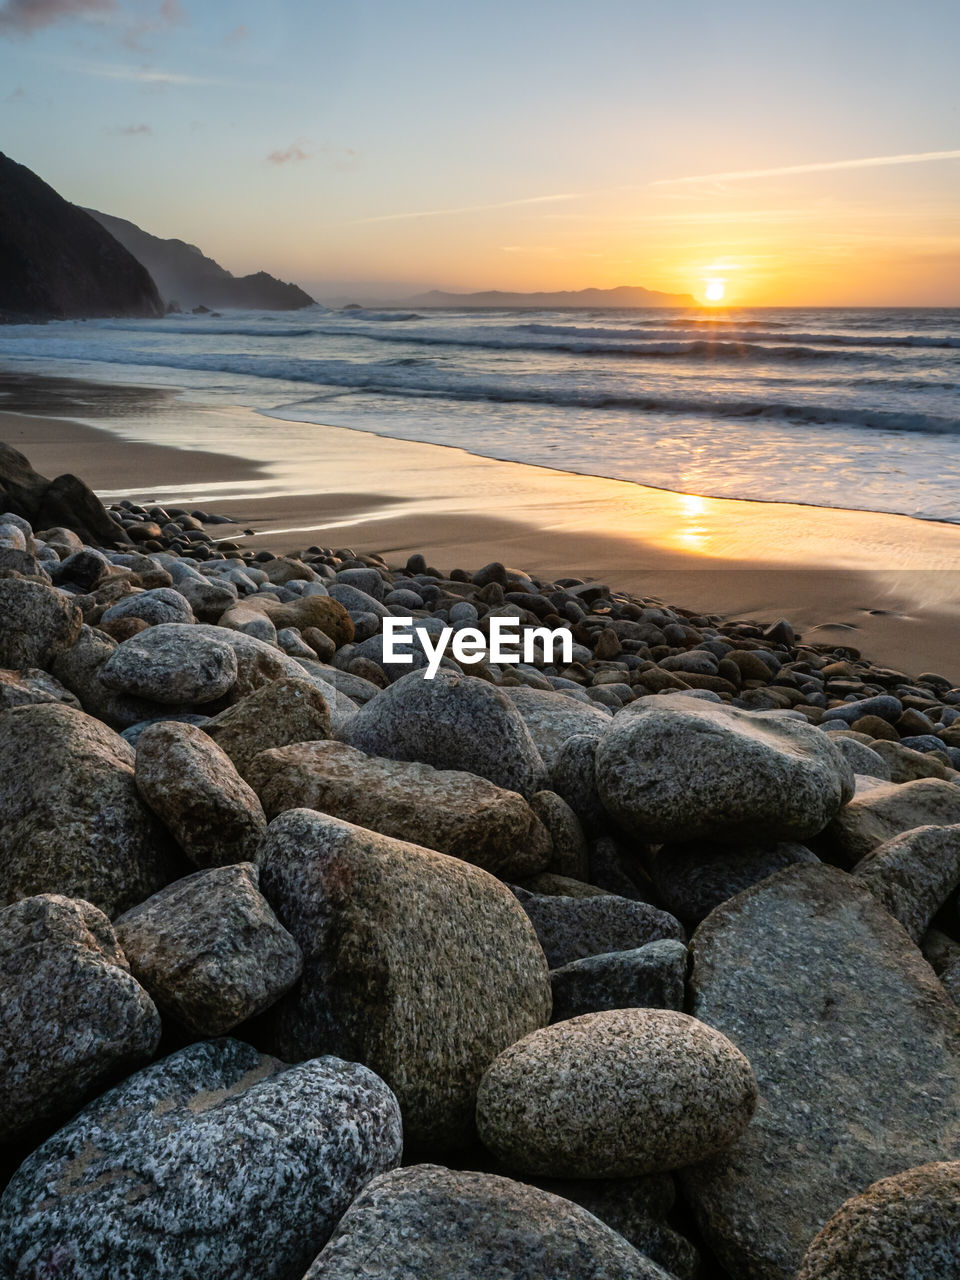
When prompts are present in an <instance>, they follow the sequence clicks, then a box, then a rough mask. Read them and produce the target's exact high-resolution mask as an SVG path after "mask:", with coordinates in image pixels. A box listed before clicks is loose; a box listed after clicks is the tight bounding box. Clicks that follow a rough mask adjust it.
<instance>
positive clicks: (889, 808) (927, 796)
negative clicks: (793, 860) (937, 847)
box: [815, 778, 960, 866]
mask: <svg viewBox="0 0 960 1280" xmlns="http://www.w3.org/2000/svg"><path fill="white" fill-rule="evenodd" d="M957 823H960V787H957V786H955V785H954V784H953V783H952V782H946V781H943V780H942V779H940V778H918V779H917V780H916V781H915V782H903V783H895V782H893V783H889V784H887V785H881V786H878V787H873V788H871V790H869V791H867V792H865V793H863V794H862V795H860V794H858V795H856V796H855V797H854V799H853V800H851V801H850V803H849V804H848V805H847V806H846V807H845V808H844V809H841V811H840V812H839V813H838V814H837V816H836V818H834V820H833V821H832V822H831V823H830V825H829V827H827V829H826V830H825V831H824V832H823V835H822V836H821V837H820V840H819V841H818V842H817V844H816V845H815V848H816V851H817V852H818V853H821V854H822V855H823V856H825V857H829V858H830V859H831V861H836V862H839V863H841V864H842V865H844V866H852V865H854V864H855V863H857V862H859V861H860V859H861V858H865V857H866V855H867V854H868V853H871V852H872V851H873V850H874V849H876V848H877V847H878V845H881V844H884V843H886V841H887V840H890V839H892V838H893V837H894V836H898V835H900V834H901V833H902V832H904V831H913V830H914V829H915V828H916V827H928V826H934V827H948V826H954V825H956V824H957Z"/></svg>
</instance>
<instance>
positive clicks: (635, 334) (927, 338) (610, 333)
mask: <svg viewBox="0 0 960 1280" xmlns="http://www.w3.org/2000/svg"><path fill="white" fill-rule="evenodd" d="M517 328H518V329H522V330H524V331H526V332H528V333H533V334H543V335H544V336H547V337H549V336H552V335H554V334H556V335H558V336H564V335H567V336H569V337H571V338H574V337H575V338H590V339H598V338H601V339H602V338H606V339H614V338H651V337H663V338H670V337H675V336H676V335H675V334H674V333H672V332H670V331H669V330H661V331H656V330H654V331H651V330H650V329H643V328H641V329H609V328H607V329H601V328H592V329H582V328H577V327H576V326H575V325H562V324H522V325H517ZM723 336H724V339H725V340H729V339H731V338H733V339H735V338H737V337H739V336H742V337H743V339H744V341H747V342H757V341H761V342H762V341H764V340H767V341H770V342H790V343H793V342H802V343H805V344H807V345H810V346H830V347H933V348H936V349H947V350H954V351H955V350H960V338H953V337H941V336H939V335H936V334H929V335H927V334H920V333H910V334H889V335H887V334H869V333H868V334H853V333H817V332H814V333H793V332H790V333H784V332H780V333H765V332H762V331H756V330H753V329H749V330H747V331H746V332H745V333H743V334H742V335H741V334H739V333H738V332H737V331H731V332H727V331H726V330H725V331H724V334H723Z"/></svg>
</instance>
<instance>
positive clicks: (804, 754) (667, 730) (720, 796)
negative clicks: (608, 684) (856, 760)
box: [596, 694, 853, 844]
mask: <svg viewBox="0 0 960 1280" xmlns="http://www.w3.org/2000/svg"><path fill="white" fill-rule="evenodd" d="M596 768H597V785H598V789H599V793H600V798H601V800H602V801H603V803H604V806H605V807H606V809H607V811H608V812H609V813H610V814H611V815H612V816H613V817H614V818H615V819H616V821H617V822H618V823H619V824H620V826H621V827H623V829H624V830H625V831H627V832H629V833H630V834H632V835H636V836H640V837H643V838H646V839H649V840H655V841H664V842H667V843H671V844H674V843H681V842H684V841H687V840H697V839H703V838H710V839H711V840H724V841H734V840H742V839H762V840H803V839H804V838H805V837H807V836H811V835H815V834H816V833H817V832H818V831H822V830H823V828H824V827H825V826H826V825H827V823H828V822H829V821H830V819H831V818H833V817H834V816H835V815H836V813H837V812H838V810H839V809H840V806H841V805H842V804H844V803H845V802H846V801H847V800H848V799H849V798H850V797H851V796H852V795H853V770H852V769H851V768H850V765H849V764H848V763H847V761H846V760H845V759H844V757H843V756H842V755H841V754H840V752H839V751H838V750H837V748H836V747H835V746H834V745H833V743H832V742H831V741H830V737H829V735H828V734H825V733H823V732H822V731H821V730H820V729H817V728H816V727H814V726H813V725H809V724H807V723H806V722H805V721H799V720H794V719H789V718H787V717H780V716H767V715H760V714H758V713H756V712H752V711H740V710H737V709H736V708H735V707H729V706H725V705H723V704H721V703H712V702H703V701H700V700H695V699H693V698H688V697H686V696H685V695H684V694H666V695H664V696H662V697H656V698H642V699H640V700H638V701H637V702H633V703H631V704H630V705H629V706H628V707H625V708H624V710H623V711H621V712H619V713H618V714H617V715H616V716H615V717H614V720H613V723H612V725H611V727H610V728H609V729H608V730H607V732H606V733H605V734H604V736H603V738H601V740H600V744H599V746H598V748H597V760H596Z"/></svg>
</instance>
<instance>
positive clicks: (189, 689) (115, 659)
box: [100, 622, 237, 706]
mask: <svg viewBox="0 0 960 1280" xmlns="http://www.w3.org/2000/svg"><path fill="white" fill-rule="evenodd" d="M211 629H212V630H213V628H211ZM100 680H101V681H102V683H103V684H104V685H105V686H106V688H108V689H112V690H113V691H114V692H115V693H126V694H132V695H133V696H135V697H138V698H149V699H151V700H152V701H154V702H161V703H164V704H168V705H173V706H185V705H186V706H192V705H194V704H201V703H204V702H214V701H216V699H217V698H220V697H222V696H223V695H224V694H225V693H229V691H230V690H231V689H232V688H233V686H234V685H235V684H236V682H237V658H236V654H235V653H234V651H233V649H232V648H231V646H230V645H229V644H228V643H227V641H226V640H223V639H221V638H220V637H219V636H211V635H209V633H208V632H207V630H206V629H204V630H202V631H201V628H200V627H199V626H196V625H189V624H186V623H177V622H166V623H161V624H160V625H159V626H156V627H150V628H149V630H147V631H141V632H140V633H139V634H138V635H135V636H131V638H130V639H129V640H125V641H124V642H123V644H120V645H117V647H116V649H115V650H114V651H113V653H112V654H111V655H110V657H109V658H108V659H107V660H106V662H105V663H104V664H103V666H102V667H101V668H100Z"/></svg>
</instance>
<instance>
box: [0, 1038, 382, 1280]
mask: <svg viewBox="0 0 960 1280" xmlns="http://www.w3.org/2000/svg"><path fill="white" fill-rule="evenodd" d="M400 1143H401V1135H400V1116H399V1112H398V1109H397V1104H396V1099H395V1098H394V1097H393V1095H392V1094H391V1093H390V1090H389V1089H388V1088H387V1087H386V1086H385V1085H384V1083H383V1081H382V1080H378V1079H377V1077H376V1076H375V1075H374V1074H373V1073H372V1072H370V1071H367V1070H366V1068H364V1067H361V1066H359V1065H357V1064H356V1063H347V1062H341V1061H339V1060H338V1059H336V1058H320V1059H317V1060H315V1061H312V1062H305V1063H302V1064H301V1065H299V1066H294V1067H286V1066H284V1064H283V1063H281V1062H278V1061H276V1059H273V1058H268V1057H264V1056H263V1055H261V1054H259V1053H257V1052H256V1051H255V1050H254V1049H251V1048H250V1047H249V1045H246V1044H241V1043H240V1042H239V1041H236V1040H208V1041H205V1042H203V1043H201V1044H194V1045H191V1046H190V1047H189V1048H187V1049H183V1050H181V1051H180V1052H179V1053H175V1054H173V1055H172V1056H171V1057H169V1058H165V1059H164V1060H163V1061H161V1062H157V1063H154V1064H153V1065H152V1066H150V1067H147V1068H146V1069H145V1070H143V1071H140V1072H138V1073H137V1074H136V1075H134V1076H131V1077H130V1078H129V1079H128V1080H125V1081H124V1082H123V1084H121V1085H119V1086H118V1087H117V1088H116V1089H112V1090H110V1092H109V1093H105V1094H104V1095H103V1096H102V1097H100V1098H98V1099H97V1100H96V1101H95V1102H92V1103H91V1104H90V1105H89V1106H88V1107H86V1108H85V1110H83V1111H81V1112H80V1114H79V1115H77V1116H76V1117H75V1118H74V1119H73V1120H71V1121H70V1123H69V1124H67V1125H65V1126H64V1128H62V1129H61V1130H60V1131H59V1132H58V1133H56V1134H54V1136H53V1137H52V1138H50V1139H49V1140H48V1141H47V1142H45V1143H44V1144H43V1145H42V1146H41V1147H39V1148H38V1149H37V1150H36V1151H35V1152H34V1153H33V1155H31V1156H30V1157H29V1158H28V1159H27V1160H26V1161H25V1162H24V1163H23V1164H22V1165H21V1166H20V1169H19V1170H18V1172H17V1173H16V1174H15V1175H14V1177H13V1180H12V1181H11V1182H10V1184H9V1186H8V1187H7V1189H6V1191H5V1192H4V1194H3V1197H2V1198H0V1274H3V1275H5V1276H10V1277H15V1278H16V1280H48V1278H49V1277H51V1276H58V1277H59V1276H63V1277H69V1280H104V1277H106V1276H110V1277H111V1278H112V1277H117V1278H118V1280H134V1277H136V1280H181V1278H182V1277H184V1276H190V1277H192V1278H193V1280H248V1278H249V1277H250V1276H256V1277H257V1278H258V1280H290V1278H291V1277H295V1276H300V1275H302V1274H303V1271H304V1270H305V1269H306V1267H307V1266H308V1265H309V1263H310V1260H311V1259H312V1258H313V1257H315V1256H316V1253H317V1250H318V1249H320V1248H321V1247H322V1246H323V1244H324V1243H325V1241H326V1240H327V1238H328V1236H329V1235H330V1232H331V1231H332V1230H333V1228H334V1226H335V1225H336V1223H337V1221H338V1220H339V1218H340V1217H341V1216H342V1215H343V1213H344V1211H345V1210H346V1208H347V1206H348V1205H349V1204H350V1203H351V1201H352V1200H353V1199H354V1198H355V1197H356V1195H357V1193H358V1192H359V1191H360V1189H361V1188H362V1187H363V1186H364V1185H365V1184H366V1183H367V1182H368V1181H369V1180H370V1178H372V1177H374V1176H375V1175H376V1174H378V1173H382V1172H384V1171H385V1170H386V1169H389V1168H391V1167H393V1166H394V1165H396V1164H397V1163H398V1162H399V1159H400ZM51 1188H52V1189H54V1191H55V1195H51Z"/></svg>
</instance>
